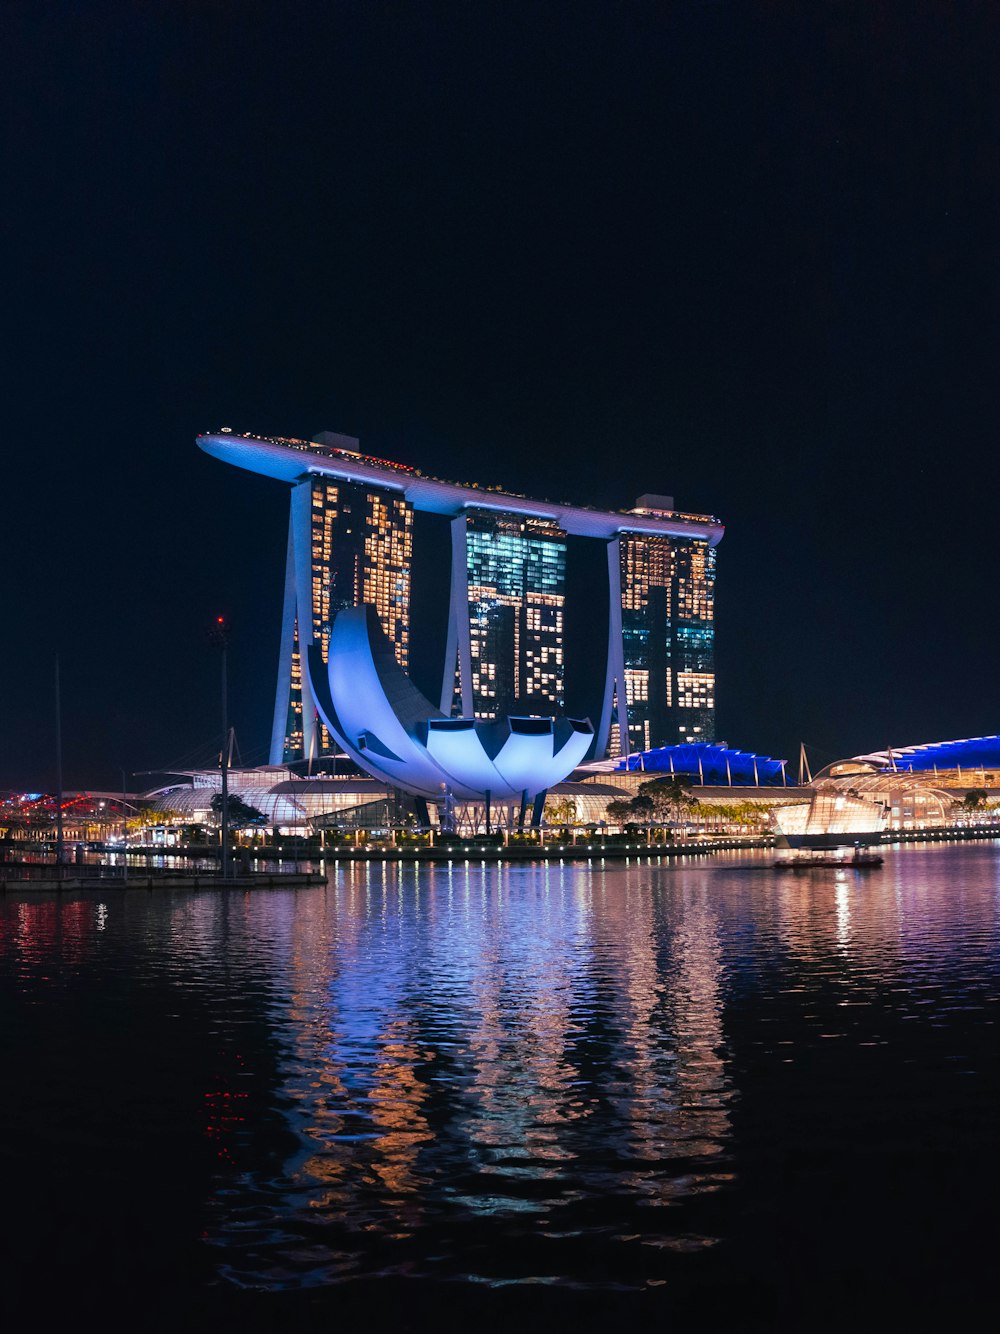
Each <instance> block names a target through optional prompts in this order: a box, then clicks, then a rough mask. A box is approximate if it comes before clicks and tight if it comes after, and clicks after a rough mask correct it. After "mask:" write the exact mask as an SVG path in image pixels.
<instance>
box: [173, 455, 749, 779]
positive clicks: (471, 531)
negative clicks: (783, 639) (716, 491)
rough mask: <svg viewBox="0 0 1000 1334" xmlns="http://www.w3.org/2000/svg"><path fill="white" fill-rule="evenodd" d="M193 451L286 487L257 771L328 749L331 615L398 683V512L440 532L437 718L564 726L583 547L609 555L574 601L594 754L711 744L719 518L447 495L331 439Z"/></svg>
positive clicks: (404, 556)
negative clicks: (274, 659)
mask: <svg viewBox="0 0 1000 1334" xmlns="http://www.w3.org/2000/svg"><path fill="white" fill-rule="evenodd" d="M198 444H199V446H200V447H201V448H202V449H203V450H204V451H205V452H206V453H208V454H211V455H213V456H214V457H215V458H219V459H222V460H224V461H225V462H228V463H232V464H234V465H236V466H237V467H242V468H247V469H249V470H250V471H252V472H257V473H262V474H263V475H265V476H268V477H273V478H275V479H277V480H280V481H284V482H290V483H292V520H291V525H290V530H289V545H288V564H287V576H286V588H285V612H284V621H283V626H282V638H281V645H282V647H281V659H280V665H279V674H278V694H277V699H276V706H275V720H274V728H273V732H272V745H271V763H272V764H280V763H289V762H291V761H293V760H295V759H299V758H303V757H306V758H308V757H309V756H310V755H322V754H323V753H325V752H327V751H328V750H329V747H330V735H329V733H328V731H327V730H326V728H325V725H324V724H323V722H322V720H321V719H320V718H319V716H318V714H317V709H316V696H315V692H314V689H313V684H312V681H311V676H310V673H311V667H310V663H311V662H312V661H323V660H324V659H325V655H326V653H327V649H328V646H329V642H330V634H331V627H332V623H333V620H334V617H335V616H336V614H337V612H338V611H342V610H347V609H348V608H350V607H354V606H358V605H362V604H370V605H372V606H374V607H375V608H376V610H377V612H378V617H379V622H380V625H381V627H382V630H383V631H384V633H385V635H386V637H387V639H388V641H389V642H390V644H391V645H392V648H393V652H394V655H395V659H396V662H397V663H398V665H399V666H400V667H401V668H402V669H403V670H404V671H405V670H406V669H407V667H408V664H409V656H410V655H409V648H410V635H411V626H410V571H411V563H412V559H413V555H414V553H413V529H412V525H413V513H414V511H422V512H424V513H428V514H434V515H439V516H442V517H447V518H448V519H449V520H450V530H451V578H450V593H449V599H448V614H447V636H446V644H445V651H444V663H443V672H442V675H441V677H440V680H441V693H440V712H441V713H442V714H443V715H445V716H446V717H451V718H455V717H462V718H467V719H479V720H481V721H491V720H500V719H503V718H504V717H506V716H508V715H509V714H511V713H516V712H521V713H525V714H550V715H559V714H560V713H561V712H562V711H563V701H564V687H565V668H566V631H565V616H566V598H567V592H566V589H567V579H566V576H567V552H568V546H567V540H568V538H569V537H573V538H574V539H576V538H581V537H582V538H587V539H591V540H593V541H594V542H602V543H603V544H604V545H605V546H606V548H607V580H608V583H607V587H606V590H596V589H592V588H591V589H589V590H588V595H589V594H593V596H594V605H595V608H596V607H597V606H600V604H601V602H602V601H603V600H604V597H605V595H606V596H607V602H606V604H605V605H606V606H607V608H608V611H607V613H606V614H607V620H606V622H603V623H602V621H598V620H597V619H594V622H593V624H594V631H595V633H594V635H593V638H592V640H591V641H590V642H589V643H588V644H587V646H586V648H585V649H581V650H580V651H585V652H587V653H588V654H592V655H594V657H596V659H597V661H598V663H599V664H600V666H599V670H600V671H603V672H604V688H603V696H602V697H601V698H600V699H599V700H595V701H594V705H595V707H594V710H593V712H594V714H595V715H596V714H597V712H598V708H599V710H600V718H599V722H598V724H597V727H596V728H595V735H594V740H593V746H592V753H593V754H594V755H595V756H597V757H600V756H603V755H606V754H609V753H610V754H611V755H614V756H627V755H629V754H630V753H632V752H633V751H635V750H648V749H650V748H651V747H655V746H662V745H674V744H677V743H690V742H710V741H712V740H713V739H714V736H715V727H714V717H715V670H714V589H715V548H716V546H717V545H718V543H719V541H720V540H721V538H722V534H723V528H722V525H721V524H720V523H719V522H718V521H717V520H715V519H713V518H711V517H708V516H706V515H699V514H685V513H681V512H679V511H677V510H675V509H674V507H673V501H672V499H670V498H669V497H664V496H642V497H640V499H639V500H638V501H637V502H636V505H635V507H634V508H633V509H631V510H624V511H621V510H620V511H600V510H592V509H585V508H583V507H580V506H572V505H561V504H553V503H550V502H546V501H534V500H530V499H528V498H527V497H525V496H517V495H513V494H511V493H508V492H503V491H500V490H497V489H494V488H484V487H479V486H475V485H469V484H461V483H455V482H445V481H441V480H439V479H438V478H434V477H427V476H424V475H423V474H422V473H420V472H418V471H417V470H416V469H414V468H410V467H407V466H405V465H403V464H398V463H393V462H390V461H388V460H385V459H379V458H375V457H373V456H371V455H367V454H363V453H361V452H360V451H359V450H358V449H357V444H358V442H357V441H356V440H353V439H350V438H349V437H345V436H338V435H334V434H332V433H329V432H327V433H324V434H322V435H319V436H317V437H315V439H314V440H312V441H304V440H291V439H287V438H283V437H261V436H248V435H240V434H234V433H233V432H231V431H223V432H220V433H219V434H217V435H209V436H200V437H199V439H198ZM417 555H418V559H419V553H417ZM574 605H577V604H574ZM588 612H589V608H588V609H587V611H586V612H585V613H584V616H583V618H582V619H583V620H584V622H585V623H586V624H587V625H588V629H589V619H588ZM599 615H600V617H601V618H603V617H604V615H605V613H604V612H600V613H599ZM442 624H443V621H442ZM599 626H600V628H598V627H599ZM313 646H315V648H316V649H317V653H316V654H311V653H309V651H308V650H309V649H310V648H312V647H313ZM439 662H440V659H439V658H437V659H436V660H435V664H434V673H435V686H434V688H435V691H436V688H437V679H438V678H437V675H436V674H437V671H438V663H439Z"/></svg>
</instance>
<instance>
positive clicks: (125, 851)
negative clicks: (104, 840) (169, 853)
mask: <svg viewBox="0 0 1000 1334" xmlns="http://www.w3.org/2000/svg"><path fill="white" fill-rule="evenodd" d="M122 880H123V881H124V882H125V884H126V885H127V884H128V812H127V810H126V805H125V770H124V769H123V770H122Z"/></svg>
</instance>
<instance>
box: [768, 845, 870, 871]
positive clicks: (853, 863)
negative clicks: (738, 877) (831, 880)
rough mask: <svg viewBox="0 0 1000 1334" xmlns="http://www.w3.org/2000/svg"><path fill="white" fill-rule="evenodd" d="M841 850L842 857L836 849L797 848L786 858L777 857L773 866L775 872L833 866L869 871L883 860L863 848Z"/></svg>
mask: <svg viewBox="0 0 1000 1334" xmlns="http://www.w3.org/2000/svg"><path fill="white" fill-rule="evenodd" d="M849 851H850V850H849V849H847V848H845V849H843V855H841V854H840V852H839V851H838V850H837V849H823V848H799V849H797V850H795V851H792V852H790V855H789V856H787V857H778V858H777V859H776V860H775V861H774V862H773V866H774V869H775V870H776V871H811V870H812V869H813V867H822V866H835V867H841V868H850V869H851V870H852V871H860V870H869V869H870V868H871V867H874V866H881V865H882V863H883V862H884V861H885V858H884V857H883V856H882V854H881V853H880V852H871V851H869V850H867V849H865V848H860V847H859V848H855V849H854V852H853V855H851V856H848V855H847V853H848V852H849Z"/></svg>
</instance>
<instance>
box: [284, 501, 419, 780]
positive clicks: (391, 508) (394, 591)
mask: <svg viewBox="0 0 1000 1334" xmlns="http://www.w3.org/2000/svg"><path fill="white" fill-rule="evenodd" d="M412 554H413V506H412V505H410V504H409V503H408V502H407V500H406V499H405V497H403V496H401V495H399V493H398V492H393V491H385V490H382V489H381V488H377V487H373V486H366V485H359V484H357V483H354V482H350V481H346V480H342V479H340V478H331V477H323V476H315V475H313V476H308V477H306V478H305V480H303V481H301V482H299V483H297V484H296V485H295V486H294V487H293V489H292V499H291V517H290V521H289V531H288V557H287V566H286V575H285V608H284V617H283V626H282V636H281V649H280V660H279V666H278V691H277V696H276V699H275V711H274V725H273V729H272V734H271V762H272V763H274V764H279V763H281V764H288V763H291V762H292V761H294V760H300V759H304V758H309V757H310V756H322V755H327V754H330V753H331V752H332V749H333V747H332V744H331V738H330V734H329V732H328V731H327V728H326V725H325V724H324V723H323V722H322V720H321V719H320V718H319V717H318V715H317V711H316V707H315V701H314V700H313V698H312V691H311V687H310V683H309V680H308V674H307V673H305V674H304V673H303V670H302V657H303V648H306V649H308V647H309V645H311V644H317V645H319V647H320V649H321V651H322V652H323V654H324V656H325V655H326V652H327V648H328V646H329V642H330V630H331V627H332V625H333V621H334V618H335V617H336V615H337V613H338V612H340V611H345V610H346V609H347V608H349V607H355V606H358V605H359V604H360V603H370V604H371V605H372V606H373V607H375V609H376V611H377V612H378V616H379V621H380V622H381V625H382V628H383V630H384V631H385V634H386V636H387V638H388V640H389V642H390V643H391V644H392V646H393V651H394V652H395V655H396V660H397V661H398V663H399V665H400V667H402V668H403V669H404V670H405V669H406V667H407V665H408V661H409V638H410V617H409V610H410V566H411V559H412Z"/></svg>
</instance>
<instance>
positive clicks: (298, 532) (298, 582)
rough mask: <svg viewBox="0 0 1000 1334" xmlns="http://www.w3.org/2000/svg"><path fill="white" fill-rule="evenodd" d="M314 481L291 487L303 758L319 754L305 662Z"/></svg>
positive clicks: (309, 638)
mask: <svg viewBox="0 0 1000 1334" xmlns="http://www.w3.org/2000/svg"><path fill="white" fill-rule="evenodd" d="M312 493H313V487H312V478H311V477H306V478H305V479H304V480H303V481H301V482H299V484H298V485H297V486H295V487H293V488H292V516H291V547H292V552H293V563H294V567H295V589H296V599H295V601H296V612H297V623H298V641H299V669H300V675H301V681H302V755H303V757H309V756H312V755H316V754H317V753H318V746H317V737H316V731H317V722H316V701H315V700H314V699H313V693H312V686H311V685H310V683H309V673H308V671H307V670H306V666H305V665H306V663H307V662H308V660H309V649H310V648H311V646H312V644H313V608H312V596H313V558H312Z"/></svg>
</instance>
